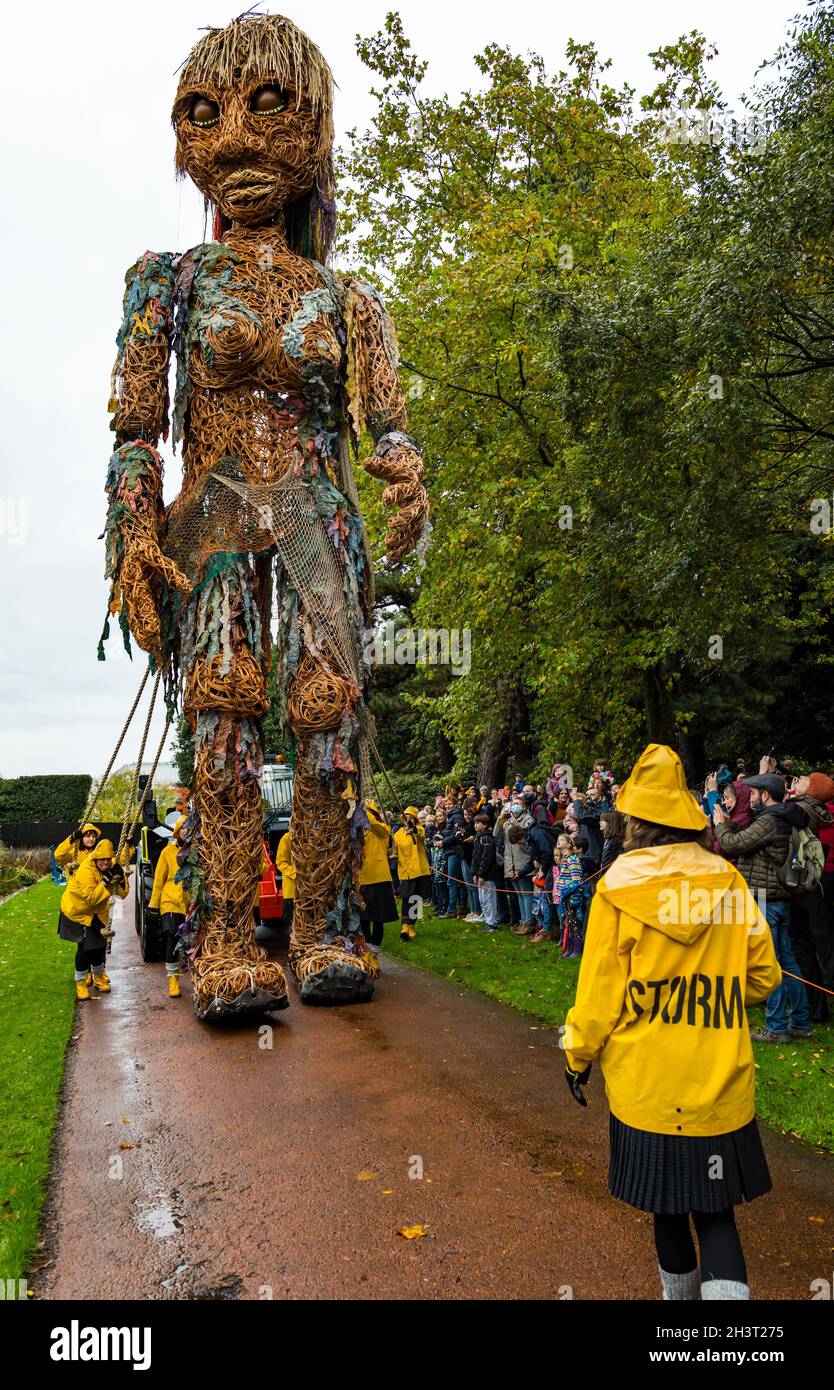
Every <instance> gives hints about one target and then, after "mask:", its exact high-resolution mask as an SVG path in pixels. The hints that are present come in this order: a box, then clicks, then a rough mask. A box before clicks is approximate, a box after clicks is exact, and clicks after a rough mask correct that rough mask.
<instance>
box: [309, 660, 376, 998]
mask: <svg viewBox="0 0 834 1390" xmlns="http://www.w3.org/2000/svg"><path fill="white" fill-rule="evenodd" d="M353 695H354V692H351V690H350V688H349V686H348V685H347V682H344V681H342V680H340V678H339V677H337V676H334V675H332V673H331V672H329V671H328V670H327V669H326V668H324V667H323V666H322V665H320V664H318V663H316V662H313V661H312V660H310V659H308V658H306V657H305V659H304V660H303V661H302V663H301V666H300V668H299V671H298V675H297V676H296V678H295V680H294V682H293V685H292V687H291V689H290V695H289V701H288V717H289V722H290V726H291V727H292V728H293V730H294V732H295V733H296V735H297V736H298V738H299V742H298V746H297V756H296V767H295V789H294V792H293V810H292V843H293V859H294V861H295V907H294V909H293V925H292V935H291V938H290V952H289V958H290V965H291V966H292V969H293V973H294V974H295V978H296V980H297V982H298V985H299V990H300V993H301V998H302V999H303V1000H304V1001H305V1002H307V1003H351V1002H356V1001H359V1000H363V999H369V998H370V996H371V994H372V993H373V988H374V979H375V977H376V975H377V974H378V971H379V967H378V965H377V963H376V958H375V957H374V955H373V953H372V952H370V951H368V950H367V948H365V946H364V937H362V936H361V934H360V935H359V936H358V937H357V935H356V933H357V931H358V928H359V923H358V919H357V914H356V908H355V904H352V902H351V887H352V867H353V858H354V845H353V843H352V840H351V816H352V813H353V810H354V809H355V805H356V797H357V795H358V791H357V784H358V779H357V775H356V769H355V768H354V769H353V773H351V771H350V768H351V767H353V763H352V760H351V758H350V757H349V756H347V755H346V750H345V749H344V748H342V747H341V744H340V734H338V733H337V732H336V730H338V729H340V728H342V729H343V728H344V722H343V721H344V716H345V712H346V710H348V709H349V708H350V705H351V701H352V698H353ZM328 736H329V737H328Z"/></svg>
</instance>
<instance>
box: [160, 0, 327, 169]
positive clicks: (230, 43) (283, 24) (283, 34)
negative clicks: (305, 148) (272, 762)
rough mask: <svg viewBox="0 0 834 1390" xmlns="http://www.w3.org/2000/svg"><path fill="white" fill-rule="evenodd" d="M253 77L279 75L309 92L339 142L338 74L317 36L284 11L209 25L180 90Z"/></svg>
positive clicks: (186, 66) (298, 95)
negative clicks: (335, 126)
mask: <svg viewBox="0 0 834 1390" xmlns="http://www.w3.org/2000/svg"><path fill="white" fill-rule="evenodd" d="M249 79H252V80H254V81H257V80H258V79H260V80H261V81H267V80H274V81H276V82H278V83H279V84H280V85H281V86H282V87H285V88H287V89H288V90H289V91H292V92H294V93H295V96H296V105H297V104H298V102H299V101H300V99H301V97H302V96H303V95H306V96H308V97H309V99H310V104H311V106H312V108H313V112H314V114H315V115H316V116H317V117H318V118H319V119H320V120H321V121H322V124H323V126H324V127H325V133H327V134H328V135H329V144H331V145H332V143H333V73H332V72H331V70H330V66H329V64H328V63H327V60H326V59H325V57H324V55H323V54H322V53H321V51H320V50H319V49H318V48H317V47H316V45H315V44H314V43H313V41H312V39H310V38H308V37H307V35H306V34H305V33H304V32H303V31H302V30H301V29H299V28H298V27H297V26H296V25H295V24H293V22H292V20H290V19H286V18H285V17H284V15H280V14H264V15H259V14H245V15H241V16H240V18H239V19H233V20H232V21H231V23H230V24H227V25H226V26H225V27H224V28H223V29H213V28H211V29H208V31H207V32H206V36H205V38H202V39H200V40H199V42H198V43H196V44H195V45H194V47H193V48H192V50H191V52H190V53H189V55H188V57H187V59H186V60H185V63H184V64H183V67H182V72H181V74H180V80H179V87H178V93H177V94H178V95H179V94H180V93H181V92H183V91H184V90H186V89H187V88H194V87H203V86H207V87H230V86H232V84H233V83H236V82H239V81H247V80H249Z"/></svg>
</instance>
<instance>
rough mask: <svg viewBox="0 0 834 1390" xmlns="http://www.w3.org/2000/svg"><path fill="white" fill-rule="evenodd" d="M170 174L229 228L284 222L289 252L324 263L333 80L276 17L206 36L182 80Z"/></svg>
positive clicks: (248, 18)
mask: <svg viewBox="0 0 834 1390" xmlns="http://www.w3.org/2000/svg"><path fill="white" fill-rule="evenodd" d="M172 120H173V123H174V129H175V130H176V133H177V172H178V173H179V174H181V175H183V174H188V175H190V177H191V178H192V179H193V181H194V183H195V184H196V185H197V187H198V188H199V189H200V192H201V193H202V194H203V195H204V197H205V198H206V200H207V202H208V203H210V204H211V205H213V207H214V208H215V209H216V210H217V212H218V214H219V221H220V231H221V232H222V231H223V230H225V229H226V228H228V227H229V226H231V225H232V224H234V225H237V226H244V227H267V226H271V225H274V224H275V223H280V222H281V220H282V218H283V221H284V224H285V227H286V231H287V239H288V241H289V243H290V246H291V247H292V248H293V250H295V251H298V252H299V253H300V254H302V255H306V256H312V257H313V258H314V259H316V260H320V261H324V260H325V259H326V256H327V252H328V250H329V247H330V243H331V241H332V239H333V234H334V231H335V204H334V202H333V155H332V152H333V76H332V73H331V71H330V68H329V67H328V65H327V63H326V62H325V60H324V58H323V57H322V55H321V53H320V52H319V50H318V48H317V47H316V45H315V44H314V43H313V42H312V41H311V40H310V39H308V38H307V35H306V34H303V33H302V32H301V30H300V29H297V28H296V26H295V25H294V24H292V23H291V22H290V20H288V19H284V18H283V16H282V15H244V16H243V17H242V18H240V19H236V20H233V21H232V23H231V24H227V25H226V27H225V29H209V31H208V33H207V34H206V36H205V38H203V39H201V40H200V42H199V43H197V44H195V46H194V48H193V49H192V50H191V53H190V54H189V56H188V59H187V60H186V62H185V64H184V66H183V69H182V73H181V75H180V81H179V86H178V87H177V96H176V100H175V102H174V109H173V112H172Z"/></svg>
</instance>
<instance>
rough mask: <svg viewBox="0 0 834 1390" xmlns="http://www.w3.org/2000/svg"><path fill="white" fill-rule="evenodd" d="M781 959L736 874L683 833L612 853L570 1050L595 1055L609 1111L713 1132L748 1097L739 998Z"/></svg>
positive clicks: (597, 899)
mask: <svg viewBox="0 0 834 1390" xmlns="http://www.w3.org/2000/svg"><path fill="white" fill-rule="evenodd" d="M781 978H782V972H781V970H780V968H779V965H778V964H777V961H776V956H775V954H774V950H773V942H772V939H771V934H770V929H769V927H768V925H767V923H766V921H765V919H764V917H763V916H762V914H761V913H760V911H759V909H758V908H757V906H756V904H755V902H754V900H753V898H752V897H751V895H750V892H749V890H748V888H747V885H746V883H745V881H744V879H743V878H742V877H741V874H740V873H739V872H738V870H737V869H735V868H734V867H733V866H732V865H731V864H728V863H727V861H726V860H725V859H722V858H721V857H720V855H717V854H712V853H710V852H709V850H705V849H702V848H701V847H700V846H699V845H697V844H695V843H693V842H688V843H687V842H684V843H680V844H674V845H656V846H653V847H651V848H649V849H639V850H632V851H631V853H629V854H624V855H621V856H620V858H619V859H618V860H617V861H616V863H614V864H613V865H612V867H611V868H610V869H609V870H608V872H607V873H606V874H605V876H604V877H603V878H602V879H600V882H599V885H598V887H597V891H596V894H595V896H594V899H593V902H592V905H591V911H590V916H589V919H588V929H587V934H586V940H585V951H584V954H583V957H582V965H581V968H580V972H579V984H578V988H577V994H576V1003H575V1004H574V1006H573V1008H572V1009H571V1011H570V1013H569V1014H568V1017H567V1022H566V1024H565V1034H564V1045H565V1054H566V1057H567V1059H568V1064H569V1065H570V1066H571V1067H572V1068H573V1070H574V1071H582V1070H583V1069H584V1068H585V1067H586V1066H587V1064H588V1063H589V1062H593V1061H595V1060H597V1058H598V1059H599V1062H600V1065H601V1068H602V1074H603V1077H604V1080H605V1090H606V1094H607V1097H608V1103H609V1105H610V1107H611V1110H612V1112H613V1114H614V1115H616V1117H617V1119H619V1120H621V1121H622V1122H623V1124H626V1125H630V1126H631V1127H632V1128H634V1129H642V1130H649V1131H651V1132H653V1133H656V1134H681V1135H701V1136H709V1135H717V1134H726V1133H729V1132H730V1131H732V1130H735V1129H740V1128H741V1127H742V1126H743V1125H746V1124H747V1123H748V1122H749V1121H750V1120H752V1119H753V1116H754V1109H755V1099H754V1085H755V1082H754V1078H755V1070H754V1063H753V1048H752V1044H751V1042H750V1032H749V1029H748V1025H747V1015H746V1013H745V1007H744V1006H745V1005H747V1004H758V1003H760V1002H761V1001H762V1000H764V999H766V998H767V996H768V995H769V994H770V993H771V992H772V991H773V990H774V989H775V988H776V986H777V985H778V984H779V983H780V981H781Z"/></svg>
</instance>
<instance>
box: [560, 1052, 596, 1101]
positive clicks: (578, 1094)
mask: <svg viewBox="0 0 834 1390" xmlns="http://www.w3.org/2000/svg"><path fill="white" fill-rule="evenodd" d="M590 1079H591V1064H590V1062H589V1063H588V1065H587V1067H586V1068H585V1070H584V1071H573V1070H572V1069H571V1068H570V1067H569V1066H568V1064H567V1062H566V1063H565V1080H566V1081H567V1083H568V1090H569V1091H570V1093H571V1095H572V1096H573V1098H574V1100H575V1101H577V1102H578V1103H579V1104H580V1105H587V1104H588V1102H587V1100H586V1099H585V1096H584V1094H583V1091H582V1087H583V1086H587V1084H588V1082H589V1080H590Z"/></svg>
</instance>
